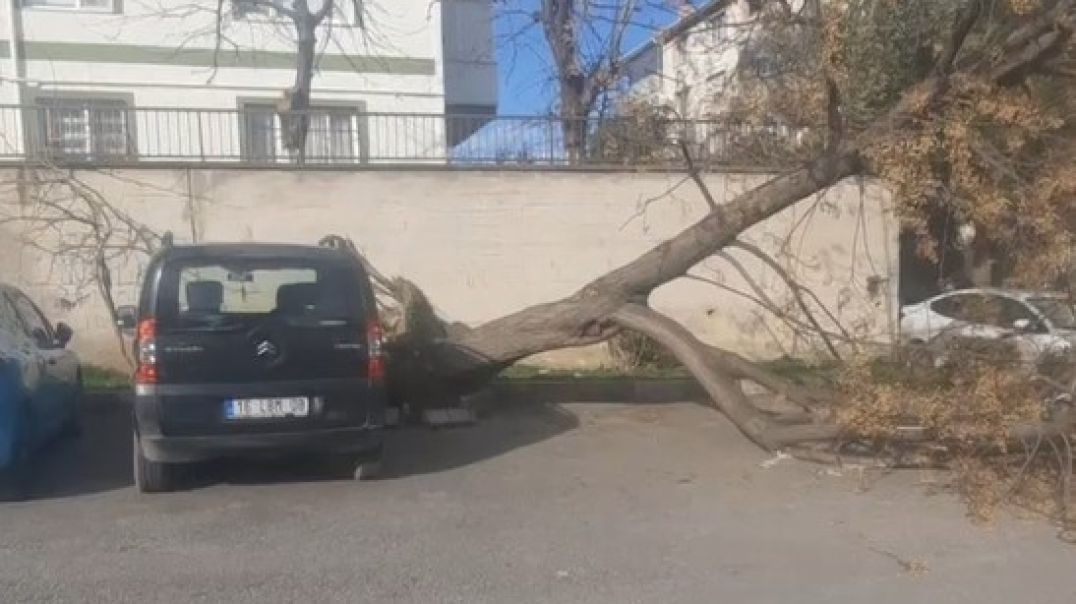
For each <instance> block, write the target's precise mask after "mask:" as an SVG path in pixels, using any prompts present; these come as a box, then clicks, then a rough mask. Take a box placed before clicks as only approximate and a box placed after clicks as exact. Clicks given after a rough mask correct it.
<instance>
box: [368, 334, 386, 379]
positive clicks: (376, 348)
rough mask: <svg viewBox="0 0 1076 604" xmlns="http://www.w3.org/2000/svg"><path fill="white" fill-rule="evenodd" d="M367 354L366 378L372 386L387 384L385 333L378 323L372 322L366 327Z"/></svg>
mask: <svg viewBox="0 0 1076 604" xmlns="http://www.w3.org/2000/svg"><path fill="white" fill-rule="evenodd" d="M366 352H367V357H368V359H369V360H368V361H367V362H368V365H367V367H366V377H367V379H369V380H370V383H371V384H374V385H380V384H383V383H384V382H385V370H386V367H385V332H384V330H383V329H381V324H380V323H378V322H377V321H370V323H369V324H368V325H367V326H366Z"/></svg>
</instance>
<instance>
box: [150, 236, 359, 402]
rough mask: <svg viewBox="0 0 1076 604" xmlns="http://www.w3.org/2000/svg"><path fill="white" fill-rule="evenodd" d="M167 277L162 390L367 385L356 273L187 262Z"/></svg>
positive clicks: (251, 262)
mask: <svg viewBox="0 0 1076 604" xmlns="http://www.w3.org/2000/svg"><path fill="white" fill-rule="evenodd" d="M161 270H162V273H161V277H160V282H159V286H158V295H157V300H156V316H155V318H156V319H157V340H156V341H157V354H158V359H159V360H158V363H159V372H160V373H159V375H160V377H159V379H160V382H162V383H198V384H208V383H247V382H271V381H285V380H311V379H327V378H356V377H366V372H367V362H368V358H367V350H366V328H367V326H366V316H367V312H366V309H365V308H364V301H363V300H364V298H363V295H362V293H363V292H362V289H361V288H362V283H363V282H364V281H363V279H362V276H361V273H359V272H358V271H357V270H356V268H355V267H354V265H352V264H351V263H349V262H346V261H344V260H343V259H340V260H333V259H325V258H302V257H276V258H253V259H252V258H241V257H240V258H228V257H220V258H196V259H191V258H183V259H176V260H175V261H172V262H169V263H166V264H165V266H163V267H162V269H161Z"/></svg>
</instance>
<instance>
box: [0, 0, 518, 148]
mask: <svg viewBox="0 0 1076 604" xmlns="http://www.w3.org/2000/svg"><path fill="white" fill-rule="evenodd" d="M5 4H6V6H5V7H4V10H2V11H0V14H2V19H3V21H2V22H0V39H4V40H7V39H10V38H11V33H10V23H11V21H12V14H13V13H12V10H15V11H16V12H15V13H14V16H15V17H16V18H18V19H20V20H21V25H20V27H21V30H22V39H23V40H25V41H26V44H27V47H28V49H27V50H28V52H27V53H26V54H25V55H24V58H26V57H29V58H28V59H27V60H25V63H24V73H23V74H22V75H23V77H24V78H25V86H23V91H22V98H23V101H24V102H26V103H32V102H33V100H34V99H35V98H41V97H49V96H55V95H67V96H72V95H75V96H78V95H86V96H92V95H98V96H100V95H106V96H107V95H116V96H120V97H124V98H128V99H129V100H130V102H131V104H132V106H134V107H136V108H154V107H157V108H213V109H222V110H235V109H237V108H238V106H239V103H240V100H243V101H251V100H266V101H274V100H276V99H278V98H280V96H281V94H282V91H283V90H284V89H285V88H287V87H288V86H290V85H291V84H292V83H293V81H294V70H293V69H292V68H291V66H290V65H287V66H281V67H279V68H278V67H274V68H265V67H259V68H249V67H227V66H224V67H219V68H218V69H216V70H214V69H212V68H211V67H210V66H189V65H174V64H168V63H167V61H162V62H161V63H155V64H140V63H118V62H102V61H89V60H87V61H80V60H75V59H74V58H72V57H70V56H67V57H64V58H62V59H53V58H50V56H56V55H50V54H49V49H48V48H44V47H42V46H41V45H42V44H50V43H51V44H62V45H67V46H68V47H70V45H73V44H89V45H94V47H95V48H98V49H100V48H108V49H110V52H111V51H116V52H123V51H124V48H126V49H127V50H128V51H129V50H131V49H132V48H134V47H158V48H169V49H179V48H182V49H185V50H192V49H201V50H203V51H211V50H212V49H213V48H214V45H215V41H216V32H215V23H216V14H215V9H216V4H217V3H216V0H185V1H184V2H182V3H181V2H177V1H175V0H123V1H122V13H118V14H113V13H100V12H87V11H79V10H65V9H55V8H44V7H32V6H28V7H23V8H22V9H17V8H16V9H13V8H12V7H13V6H14V5H15V3H14V2H13V1H12V0H5ZM339 4H340V5H341V6H342V7H343V10H344V14H341V15H337V16H336V18H335V19H334V22H333V23H332V24H331V27H330V26H325V27H323V28H322V33H321V36H320V39H321V41H322V47H320V49H319V52H320V53H321V55H322V59H321V63H322V65H330V64H334V65H336V66H337V67H336V68H333V69H329V68H325V69H322V70H320V71H319V72H318V73H316V75H315V77H314V83H313V94H312V104H314V105H318V104H326V105H334V106H335V105H347V106H352V107H357V108H361V109H362V110H364V111H366V112H375V113H376V112H392V113H419V114H441V113H444V112H445V109H446V103H448V104H450V105H451V104H461V103H462V104H467V105H477V106H483V107H487V108H490V112H493V111H495V108H496V103H497V86H496V65H495V63H494V62H493V56H492V51H491V49H492V29H491V27H492V26H491V21H492V14H491V5H490V3H489V2H488V0H445V1H444V2H430V1H429V0H392V1H391V2H389V1H379V2H369V3H368V4H369V6H370V10H369V13H370V15H369V18H368V19H367V22H366V23H365V26H364V27H359V26H358V25H357V24H356V22H355V20H354V18H353V16H352V15H350V12H351V9H350V6H351V4H350V2H339ZM442 7H444V8H445V9H446V10H447V11H448V12H449V14H450V15H451V16H452V23H451V27H448V28H444V27H442ZM225 23H226V25H225V28H224V30H223V34H224V35H225V36H226V38H227V39H228V40H231V41H234V42H235V44H236V45H237V47H238V50H239V51H240V52H249V51H252V50H258V51H268V52H294V43H293V37H294V34H293V33H292V30H291V26H290V24H289V23H288V22H287V21H282V20H280V19H269V18H266V17H256V16H251V17H246V18H244V19H241V20H234V19H231V18H230V17H229V18H227V19H226V20H225ZM35 45H36V46H35ZM2 46H3V47H4V50H6V51H7V52H8V54H10V45H9V44H7V43H5V44H3V45H2ZM446 49H447V50H448V51H449V53H450V54H449V58H448V64H447V66H446V59H445V51H446ZM235 50H236V48H235V47H232V46H231V45H229V44H228V43H225V44H224V45H223V47H222V49H221V51H220V54H221V57H222V59H223V60H224V63H225V64H226V63H227V58H228V56H229V55H230V54H231V53H233V52H234V51H235ZM52 52H53V53H55V52H56V51H55V50H53V51H52ZM345 57H347V58H349V59H345ZM400 59H403V60H412V61H413V60H417V61H420V62H422V64H423V65H424V66H428V69H426V68H425V67H423V69H421V70H420V71H428V73H411V72H407V73H401V72H399V71H394V70H393V69H392V68H391V67H387V66H391V65H392V64H393V61H397V60H400ZM345 60H353V61H359V60H364V61H368V62H369V61H372V62H373V63H374V64H375V65H378V66H379V67H377V68H375V69H374V70H372V71H363V70H361V69H360V70H350V69H348V67H347V65H346V64H345V65H344V67H343V68H341V67H340V65H341V61H345ZM378 61H380V63H378ZM386 68H388V69H389V71H393V72H391V73H388V72H386V73H379V72H378V71H385V69H386ZM411 71H414V69H412V70H411ZM14 75H15V74H14V70H13V65H12V62H11V60H10V59H4V60H0V103H8V104H11V103H16V102H17V99H18V98H19V94H18V92H17V87H16V84H15V82H13V81H12V80H11V78H12V77H14ZM446 78H451V81H450V82H448V83H446ZM7 113H10V112H7ZM140 117H141V119H143V121H144V122H145V123H143V124H141V125H136V128H135V130H136V133H137V135H138V142H139V145H138V146H139V148H140V149H141V148H145V149H149V148H152V147H154V144H153V141H160V140H161V138H162V137H170V136H172V137H175V136H184V135H185V136H186V140H187V141H188V143H187V144H189V145H194V144H195V143H196V142H197V140H198V138H199V137H198V136H197V126H196V125H194V124H192V123H189V122H186V121H183V120H184V118H182V117H179V118H177V117H175V116H168V115H166V114H163V113H162V114H161V115H160V116H156V115H144V116H140ZM210 117H211V118H212V116H210ZM166 118H170V119H171V120H172V121H171V122H167V121H165V122H163V125H162V120H165V119H166ZM214 119H218V120H220V122H221V123H222V124H223V123H224V122H225V121H230V122H232V123H233V124H232V126H231V128H232V130H233V132H228V131H222V128H223V126H210V125H205V124H203V126H202V137H201V140H202V143H201V144H202V145H208V144H211V143H210V141H211V140H212V139H214V138H217V139H224V138H229V137H228V135H229V134H231V135H234V136H232V137H230V138H234V139H235V141H238V135H237V133H235V132H234V130H235V129H236V128H238V126H237V125H236V123H237V120H235V119H234V118H232V119H231V120H228V119H227V118H226V117H225V116H223V115H221V116H220V117H218V118H214ZM14 120H15V118H14V116H12V115H2V116H0V130H3V135H4V138H5V139H11V140H14V139H17V138H18V137H15V136H12V134H11V132H17V131H18V128H17V127H16V125H15V124H14ZM380 121H381V122H382V123H381V124H370V125H369V132H373V131H374V130H375V129H376V128H377V127H381V128H382V129H383V130H384V131H385V132H386V134H385V136H388V134H387V132H388V131H389V129H392V132H393V134H392V135H393V136H394V137H395V138H396V139H397V140H393V141H389V142H388V143H387V144H390V145H394V146H398V147H401V148H402V147H403V146H404V145H410V146H409V147H408V149H409V154H412V155H413V154H415V152H414V149H415V148H421V147H423V146H427V147H429V148H430V154H431V155H435V156H438V157H443V156H444V149H443V147H444V140H443V139H444V136H443V126H441V125H439V124H433V125H429V124H424V123H422V124H419V123H402V122H401V121H400V120H392V121H390V120H389V119H388V118H384V119H382V120H380ZM356 127H362V126H361V125H358V126H356ZM213 128H216V131H215V130H213ZM192 129H193V130H192ZM177 132H178V133H177ZM184 133H185V134H184ZM215 134H216V136H214V135H215ZM408 137H409V138H408ZM384 140H385V139H384V137H382V138H381V139H378V140H376V141H374V140H371V143H370V144H371V145H378V144H382V142H383V141H384ZM8 144H10V143H8ZM234 146H235V142H234V141H233V142H229V143H225V142H219V143H218V148H217V149H210V151H209V153H208V155H214V154H215V153H214V151H219V152H220V153H218V154H227V153H234V152H236V151H237V150H235V149H231V148H230V147H234ZM157 147H177V145H161V144H160V143H158V144H157ZM178 147H179V148H180V149H184V147H182V146H178ZM391 154H392V153H391V149H389V150H385V152H383V153H377V152H376V150H375V153H374V155H391Z"/></svg>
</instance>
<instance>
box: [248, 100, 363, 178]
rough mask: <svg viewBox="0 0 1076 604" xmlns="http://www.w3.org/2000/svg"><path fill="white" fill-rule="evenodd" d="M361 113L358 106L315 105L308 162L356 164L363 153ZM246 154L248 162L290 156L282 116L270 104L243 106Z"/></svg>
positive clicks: (307, 146) (307, 152) (308, 135)
mask: <svg viewBox="0 0 1076 604" xmlns="http://www.w3.org/2000/svg"><path fill="white" fill-rule="evenodd" d="M358 120H359V115H358V112H356V111H355V110H354V109H350V108H336V107H312V108H311V109H310V128H309V129H308V130H307V133H306V153H305V158H304V159H305V161H308V162H312V163H316V162H323V163H352V162H354V161H357V160H359V159H361V156H360V154H359V146H358V143H359V136H358V134H359V130H358ZM242 123H243V157H244V159H246V160H247V161H255V162H272V161H276V159H277V158H278V157H288V152H287V151H285V150H284V147H283V142H282V130H281V122H280V116H279V115H278V114H277V111H276V107H275V106H274V105H271V104H268V103H247V104H245V105H243V108H242Z"/></svg>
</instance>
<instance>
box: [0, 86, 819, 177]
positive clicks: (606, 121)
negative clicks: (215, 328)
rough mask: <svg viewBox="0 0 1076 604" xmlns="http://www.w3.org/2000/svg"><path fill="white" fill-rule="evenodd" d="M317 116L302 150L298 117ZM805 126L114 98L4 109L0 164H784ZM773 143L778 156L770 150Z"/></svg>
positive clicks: (0, 113) (0, 110) (0, 126)
mask: <svg viewBox="0 0 1076 604" xmlns="http://www.w3.org/2000/svg"><path fill="white" fill-rule="evenodd" d="M300 116H301V117H303V118H306V119H307V121H308V123H309V128H308V133H307V136H306V145H305V148H304V150H303V152H302V153H299V152H297V151H296V150H294V149H289V148H288V145H287V144H286V140H287V139H288V138H289V137H288V135H287V132H288V131H289V130H288V129H289V124H292V123H294V122H295V120H296V119H297V118H298V117H300ZM802 138H803V133H802V132H793V131H790V130H789V129H787V128H759V127H748V126H744V125H737V124H732V123H730V122H727V121H719V120H681V119H659V120H646V121H640V120H639V119H636V118H608V117H607V118H591V119H586V120H576V121H568V120H564V119H561V118H557V117H551V116H492V115H441V114H418V113H368V112H360V111H356V110H351V109H346V108H339V107H326V108H317V109H312V110H310V111H308V112H304V113H303V114H298V113H290V114H286V115H285V116H282V115H281V114H280V113H278V112H277V111H276V110H275V109H274V108H272V106H269V105H266V106H259V107H246V108H243V109H183V108H144V107H138V108H132V107H126V106H123V105H122V104H118V103H116V102H112V103H96V102H94V103H85V104H80V103H77V102H75V103H72V102H66V103H62V104H60V103H57V104H47V105H25V106H15V105H6V106H5V105H0V161H8V162H42V163H50V164H55V165H65V166H68V165H127V164H133V163H139V164H141V163H146V164H153V163H159V164H160V163H190V164H217V163H223V164H236V165H243V166H287V165H292V166H294V165H310V166H341V167H346V166H355V167H361V166H365V165H378V164H393V165H398V164H418V165H431V164H432V165H451V166H461V167H467V166H475V167H481V166H490V167H492V166H504V167H542V166H565V167H600V166H630V167H656V168H661V167H681V166H682V165H683V164H684V160H685V156H684V149H686V150H687V152H688V153H689V154H690V155H691V157H692V159H693V160H694V161H695V162H697V163H698V164H699V165H701V166H720V165H725V166H727V165H734V166H746V165H760V164H766V163H775V161H776V158H779V157H780V156H782V154H785V153H786V152H787V151H788V150H791V149H796V148H799V147H801V146H802V144H801V142H800V140H801V139H802ZM767 147H768V149H769V151H767V150H766V148H767Z"/></svg>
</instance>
